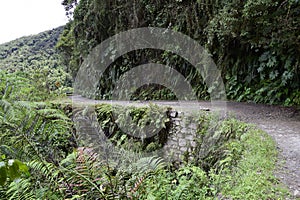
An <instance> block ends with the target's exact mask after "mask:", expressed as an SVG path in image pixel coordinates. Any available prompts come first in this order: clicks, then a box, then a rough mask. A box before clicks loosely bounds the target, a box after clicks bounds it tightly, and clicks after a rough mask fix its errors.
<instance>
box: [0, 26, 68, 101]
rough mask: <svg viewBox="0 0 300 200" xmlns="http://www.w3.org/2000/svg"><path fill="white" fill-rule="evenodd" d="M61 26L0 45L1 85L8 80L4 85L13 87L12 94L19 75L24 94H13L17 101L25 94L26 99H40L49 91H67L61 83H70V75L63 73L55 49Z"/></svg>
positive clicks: (45, 96)
mask: <svg viewBox="0 0 300 200" xmlns="http://www.w3.org/2000/svg"><path fill="white" fill-rule="evenodd" d="M63 29H64V27H63V26H61V27H58V28H56V29H53V30H49V31H45V32H42V33H40V34H37V35H32V36H27V37H22V38H19V39H16V40H14V41H11V42H7V43H4V44H1V45H0V69H1V70H2V71H3V72H1V74H0V80H1V81H2V84H4V83H5V81H8V80H9V81H8V82H7V84H8V85H7V87H9V88H12V90H13V91H12V93H13V95H15V94H17V93H19V92H20V88H19V87H18V86H17V85H18V79H20V78H21V79H22V80H23V81H22V83H23V84H24V85H23V87H22V88H23V89H24V91H25V90H26V91H25V92H24V94H23V95H19V96H18V95H16V98H15V99H16V100H20V99H23V97H25V96H26V97H27V100H35V101H37V100H43V99H46V98H49V97H50V96H49V94H50V93H51V94H54V96H55V94H59V93H63V92H64V91H63V90H67V88H66V87H64V86H68V87H70V86H71V81H72V80H71V76H70V75H69V74H68V73H66V72H65V67H64V65H63V64H62V62H61V56H60V54H59V52H58V50H57V49H56V48H55V47H56V44H57V41H58V39H59V36H60V34H61V33H62V31H63ZM8 74H9V75H8ZM25 80H26V81H25ZM25 82H26V84H25ZM20 86H21V84H20ZM69 90H70V88H69ZM3 91H4V90H3ZM21 91H23V90H21ZM42 94H44V95H42ZM21 96H23V97H21ZM25 99H26V98H25Z"/></svg>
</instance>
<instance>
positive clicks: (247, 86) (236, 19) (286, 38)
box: [58, 0, 300, 105]
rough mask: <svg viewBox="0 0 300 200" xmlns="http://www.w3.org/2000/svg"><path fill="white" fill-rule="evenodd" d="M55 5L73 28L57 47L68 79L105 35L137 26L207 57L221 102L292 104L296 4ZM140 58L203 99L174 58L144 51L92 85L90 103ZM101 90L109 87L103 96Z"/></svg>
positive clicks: (286, 0) (287, 0)
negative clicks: (198, 48)
mask: <svg viewBox="0 0 300 200" xmlns="http://www.w3.org/2000/svg"><path fill="white" fill-rule="evenodd" d="M77 4H78V5H77ZM63 5H64V6H65V8H66V10H67V12H68V13H69V15H71V16H72V17H73V21H72V22H70V23H69V24H68V26H67V27H66V29H65V31H64V33H63V35H62V37H61V39H60V42H59V45H58V47H59V48H60V49H61V50H62V51H63V53H64V62H65V63H66V64H68V66H69V67H70V69H71V71H72V72H73V76H75V75H76V72H77V70H78V68H79V66H80V64H81V63H82V61H83V60H84V58H85V57H86V56H87V55H88V53H89V51H90V50H91V49H92V48H93V47H95V46H96V45H97V44H100V43H101V42H102V41H103V40H105V39H107V38H109V37H110V36H113V35H115V34H116V33H119V32H121V31H125V30H129V29H132V28H137V27H148V26H152V27H163V28H171V29H173V30H176V31H179V32H182V33H184V34H186V35H188V36H190V37H191V38H193V39H195V40H197V41H198V42H199V43H200V44H201V45H203V46H204V47H205V48H206V49H207V50H208V51H209V52H210V53H211V55H212V57H213V59H214V61H215V62H216V63H217V66H218V67H219V68H220V70H221V71H222V75H223V79H224V82H225V84H226V89H227V96H228V98H229V99H235V100H239V101H254V102H262V103H281V104H286V105H290V104H299V103H300V91H299V88H300V67H299V66H300V57H299V55H300V54H299V53H300V36H299V30H300V17H299V16H300V2H299V1H297V0H275V1H274V0H259V1H253V0H247V1H237V0H231V1H225V0H214V1H212V0H197V1H196V0H182V1H181V0H176V1H170V0H168V1H165V0H164V1H162V0H155V1H153V0H142V1H126V2H124V1H112V0H104V1H100V0H89V1H88V0H81V1H80V2H77V1H76V0H71V1H64V2H63ZM76 5H77V6H76ZM75 6H76V8H75V10H74V7H75ZM73 10H74V12H73ZM162 55H163V56H162ZM145 57H146V58H147V61H152V62H160V63H163V64H171V65H172V66H176V67H175V68H176V69H177V70H178V71H180V72H181V73H182V74H183V75H184V76H186V77H187V78H188V79H189V80H190V82H191V83H192V85H193V87H194V90H195V91H196V93H197V95H198V97H199V98H207V97H208V93H207V92H206V88H205V86H203V85H202V83H201V82H202V81H201V76H199V75H198V74H196V73H195V70H194V69H193V67H192V66H190V65H189V63H186V61H185V60H184V59H182V58H180V57H179V56H176V55H172V54H170V53H169V54H167V56H166V52H165V53H164V52H160V51H155V50H149V49H148V50H142V51H135V52H131V53H129V54H127V55H124V56H123V57H122V58H120V59H118V60H117V61H116V62H115V63H114V64H113V65H112V66H111V67H110V72H107V76H106V78H105V79H104V80H100V82H99V92H98V97H99V98H106V97H107V98H109V91H110V89H111V88H113V85H114V82H115V81H116V79H118V77H119V76H120V74H122V73H123V72H124V71H127V70H129V69H130V68H131V67H133V66H136V65H138V64H140V63H141V62H144V60H143V59H141V58H145ZM141 60H142V61H141ZM112 74H113V75H115V76H114V78H112ZM107 85H110V86H111V88H110V89H107ZM152 89H153V88H152ZM152 89H151V91H152ZM166 93H168V92H167V91H166ZM146 96H147V95H145V96H143V98H146Z"/></svg>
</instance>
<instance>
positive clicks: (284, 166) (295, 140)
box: [72, 96, 300, 199]
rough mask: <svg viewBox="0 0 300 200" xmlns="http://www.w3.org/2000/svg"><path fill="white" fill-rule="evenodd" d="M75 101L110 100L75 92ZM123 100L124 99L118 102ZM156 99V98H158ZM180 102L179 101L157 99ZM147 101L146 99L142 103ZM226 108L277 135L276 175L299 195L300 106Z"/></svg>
mask: <svg viewBox="0 0 300 200" xmlns="http://www.w3.org/2000/svg"><path fill="white" fill-rule="evenodd" d="M72 99H73V101H74V102H76V103H84V104H85V103H104V102H106V103H111V101H94V100H90V99H86V98H83V97H80V96H73V97H72ZM119 103H120V104H124V102H119ZM156 103H157V102H156ZM158 104H162V105H169V106H172V107H176V106H178V102H158ZM139 105H145V102H142V103H139ZM201 107H202V108H208V109H210V108H211V104H210V102H200V108H201ZM227 111H228V113H229V114H232V115H234V116H236V117H237V118H238V119H240V120H242V121H246V122H249V123H253V124H255V125H257V127H259V128H260V129H262V130H264V131H266V132H267V133H268V134H269V135H270V136H272V137H273V138H274V140H275V141H276V143H277V148H278V150H279V152H280V154H279V159H278V160H279V162H278V169H277V170H276V172H275V175H276V177H277V178H278V179H279V180H281V181H282V183H284V184H285V185H287V186H288V188H289V189H290V191H291V194H292V198H293V199H298V198H299V199H300V110H299V109H298V110H297V109H296V108H291V107H283V106H269V105H263V104H254V103H240V102H227Z"/></svg>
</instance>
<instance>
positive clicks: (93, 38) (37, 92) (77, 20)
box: [0, 0, 300, 200]
mask: <svg viewBox="0 0 300 200" xmlns="http://www.w3.org/2000/svg"><path fill="white" fill-rule="evenodd" d="M62 4H63V5H64V6H65V8H66V11H67V14H68V15H69V17H70V19H72V20H71V21H70V22H69V23H68V24H67V25H66V26H65V27H59V28H56V29H53V30H49V31H46V32H43V33H40V34H38V35H33V36H29V37H23V38H20V39H18V40H14V41H12V42H8V43H5V44H1V45H0V199H4V200H6V199H12V200H13V199H22V200H23V199H25V200H27V199H34V200H35V199H53V200H56V199H217V198H218V199H286V198H287V197H288V195H289V194H288V192H287V190H286V189H285V186H283V185H281V183H280V182H279V180H278V179H276V178H275V177H274V175H273V172H274V170H275V163H276V160H277V150H276V147H275V143H274V141H273V140H272V139H271V137H270V136H268V135H267V134H266V133H264V132H262V131H260V130H258V129H256V128H255V127H254V126H252V125H249V124H245V123H243V122H240V121H238V120H236V119H232V118H228V119H224V120H218V119H219V118H218V116H215V115H213V114H209V113H207V112H205V113H204V112H199V113H195V114H194V115H193V116H192V117H193V118H194V119H195V120H196V127H197V129H196V135H197V138H196V139H195V142H196V147H195V148H194V149H192V153H191V155H189V154H188V153H187V152H185V153H183V155H182V161H180V162H179V161H178V162H177V161H174V162H167V161H166V160H165V159H163V158H161V157H156V156H152V157H142V156H138V155H139V154H140V153H141V152H145V151H146V152H151V151H153V150H156V149H158V148H161V146H162V145H164V142H165V141H166V140H167V139H168V136H169V135H168V134H169V133H168V130H169V129H170V128H171V127H172V126H173V124H172V122H171V120H170V119H168V118H167V119H165V118H160V117H157V118H156V119H159V120H155V121H151V120H150V123H154V124H157V123H159V124H160V125H162V126H164V129H162V130H161V131H160V132H159V133H157V134H155V135H154V136H153V137H151V138H148V139H147V140H143V139H138V138H135V137H132V136H129V135H127V134H126V133H124V132H123V131H122V130H121V129H120V128H119V127H118V125H117V124H116V121H115V118H114V117H113V114H112V106H111V105H109V104H100V105H96V106H95V109H94V111H95V114H96V115H95V116H96V120H97V122H99V125H100V127H101V128H102V130H103V133H102V134H103V135H105V136H106V137H107V138H108V139H109V142H111V144H113V145H114V146H115V147H116V148H120V149H123V150H124V152H121V155H118V156H120V158H119V161H120V163H118V164H119V165H117V164H115V163H113V162H110V161H109V160H106V159H104V157H105V155H103V154H106V153H107V152H102V151H98V150H97V147H95V146H91V143H89V141H88V143H87V141H86V140H85V141H83V140H82V134H84V133H83V131H88V129H89V128H90V127H86V129H80V130H79V129H76V124H75V123H74V120H73V119H74V115H75V114H80V115H81V116H82V120H83V121H86V123H87V124H89V123H90V124H91V119H90V118H89V115H88V114H89V108H88V107H84V106H80V105H77V106H74V105H72V102H71V101H70V100H69V101H68V100H64V101H61V98H63V97H65V94H66V93H68V92H71V91H72V88H71V87H70V86H71V83H72V78H74V77H75V76H76V72H77V70H78V68H79V67H80V64H81V63H82V62H83V60H84V59H85V57H86V56H87V55H88V53H89V51H90V50H91V49H92V48H93V47H95V46H96V45H97V44H99V43H101V42H102V41H104V40H105V39H107V38H109V37H110V36H113V35H114V34H116V33H119V32H121V31H125V30H128V29H131V28H136V27H147V26H153V27H164V28H171V29H174V30H176V31H180V32H182V33H184V34H186V35H188V36H190V37H191V38H193V39H195V40H197V41H198V42H199V43H200V44H201V45H203V46H204V47H205V48H206V49H207V50H208V51H209V52H210V53H211V56H212V57H213V59H214V61H215V62H216V63H217V65H218V67H219V68H220V70H221V71H222V75H223V79H224V81H225V84H226V89H227V95H228V98H229V99H234V100H238V101H254V102H263V103H270V104H284V105H299V103H300V90H299V86H300V80H299V79H300V70H299V64H300V62H299V61H300V57H299V55H300V54H299V53H300V52H299V51H300V46H299V45H300V36H299V30H300V29H299V28H300V18H299V15H300V5H299V2H298V1H297V0H285V1H271V0H259V1H253V0H247V1H220V0H219V1H212V0H198V1H196V0H176V1H162V0H155V1H150V0H142V1H136V0H133V1H119V0H114V1H112V0H104V1H100V0H80V2H77V0H64V1H63V2H62ZM145 59H146V60H145ZM144 62H157V63H162V64H169V65H171V66H174V67H175V68H176V70H178V71H179V72H180V73H182V74H183V75H184V76H185V77H186V78H187V79H188V80H189V81H190V82H191V84H192V86H193V88H194V90H195V91H196V93H197V95H198V97H199V99H208V98H209V93H208V92H207V88H206V86H205V85H203V83H202V78H201V76H200V74H198V73H196V71H195V69H193V67H192V66H191V65H190V64H189V63H187V62H186V61H185V60H184V59H182V58H180V57H179V56H176V55H173V54H171V53H169V52H163V51H161V50H153V49H144V50H139V51H134V52H130V53H128V54H127V55H123V56H122V57H121V58H119V59H117V60H116V61H115V62H114V63H113V64H112V65H111V66H110V67H109V70H108V71H107V72H105V76H104V78H103V79H101V80H100V81H99V84H98V93H97V97H98V98H107V99H109V98H111V96H110V95H111V94H110V92H111V89H112V88H113V87H114V84H115V83H116V80H117V78H118V77H120V76H121V74H122V73H124V72H126V71H128V70H130V69H132V68H133V67H134V66H137V65H139V64H143V63H144ZM111 74H114V75H113V76H112V75H111ZM107 86H109V87H107ZM170 93H171V91H170V90H168V89H167V88H163V87H161V86H159V85H149V86H144V87H143V88H140V89H139V90H138V91H137V92H136V93H135V94H134V96H133V98H134V99H149V98H151V99H158V98H160V99H175V98H176V97H175V96H174V95H173V94H170ZM57 99H58V100H57ZM53 100H56V101H53ZM119 110H120V112H122V113H128V115H129V116H130V117H132V119H133V121H134V122H136V123H137V124H138V125H139V126H145V124H147V123H149V118H148V115H147V114H149V113H159V112H161V111H167V110H168V109H167V108H161V107H157V106H154V105H152V106H149V107H142V108H136V107H120V108H119ZM120 116H121V117H122V116H123V117H124V115H120ZM125 117H126V116H125ZM216 119H217V120H216ZM135 131H136V130H132V132H135ZM129 149H130V150H133V151H134V153H135V154H136V155H137V156H134V157H132V156H130V155H129V154H130V153H131V152H130V151H129ZM108 153H110V152H108Z"/></svg>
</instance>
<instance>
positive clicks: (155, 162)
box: [135, 156, 166, 173]
mask: <svg viewBox="0 0 300 200" xmlns="http://www.w3.org/2000/svg"><path fill="white" fill-rule="evenodd" d="M135 165H136V167H137V170H138V172H140V173H147V172H156V171H158V170H161V169H163V168H164V167H166V162H165V161H164V160H163V158H161V157H156V156H153V157H145V158H141V159H140V160H138V161H137V163H136V164H135Z"/></svg>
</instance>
